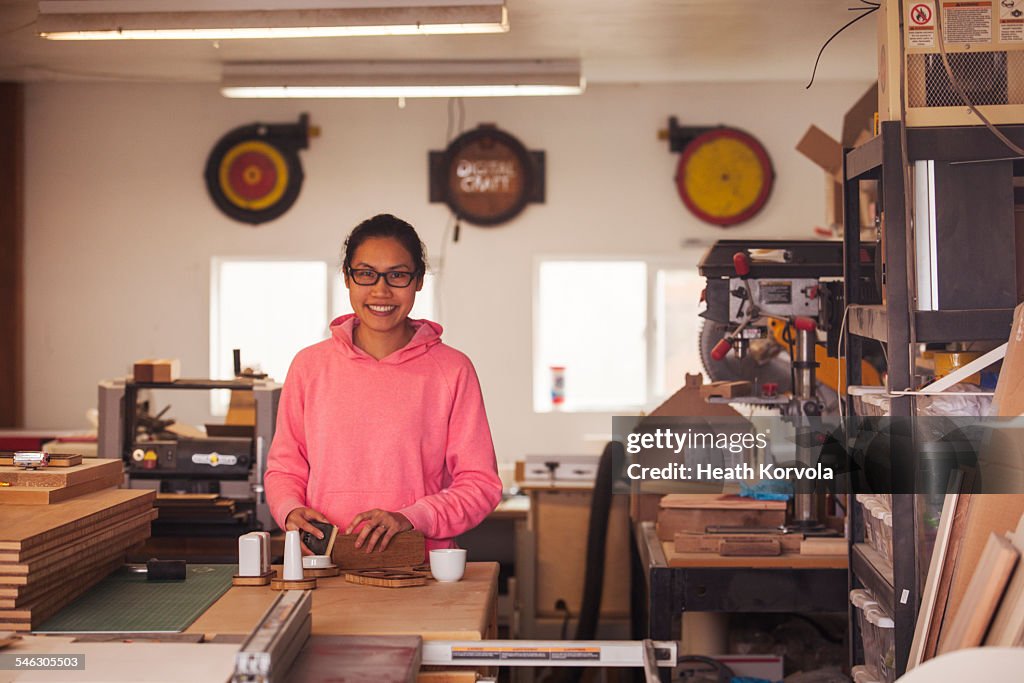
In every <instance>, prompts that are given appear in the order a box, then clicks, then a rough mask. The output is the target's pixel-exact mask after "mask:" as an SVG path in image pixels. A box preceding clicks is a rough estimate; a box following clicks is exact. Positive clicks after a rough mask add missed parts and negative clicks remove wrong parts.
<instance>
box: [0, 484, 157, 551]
mask: <svg viewBox="0 0 1024 683" xmlns="http://www.w3.org/2000/svg"><path fill="white" fill-rule="evenodd" d="M155 497H156V493H155V492H154V491H146V490H137V489H105V490H103V491H97V492H96V493H89V494H86V495H84V496H80V497H78V498H74V499H72V500H69V501H64V502H63V503H56V504H54V505H45V506H37V505H5V506H4V508H3V516H4V522H5V523H4V524H3V525H2V526H0V549H4V550H25V549H27V548H30V547H32V546H33V545H40V544H43V543H45V542H46V541H47V540H48V539H50V538H52V536H53V535H54V534H56V533H65V532H74V531H78V530H80V529H83V528H85V529H89V528H92V527H93V526H94V525H95V524H96V523H97V522H100V521H102V520H104V519H108V518H110V517H113V516H115V515H117V514H119V513H120V512H122V511H123V510H124V509H125V508H129V507H134V506H136V505H138V504H139V502H140V501H145V502H146V504H148V505H152V503H153V499H154V498H155Z"/></svg>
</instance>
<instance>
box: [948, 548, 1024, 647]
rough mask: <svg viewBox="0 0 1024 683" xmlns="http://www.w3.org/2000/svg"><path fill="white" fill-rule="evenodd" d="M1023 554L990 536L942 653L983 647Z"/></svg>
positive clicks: (950, 628) (954, 618)
mask: <svg viewBox="0 0 1024 683" xmlns="http://www.w3.org/2000/svg"><path fill="white" fill-rule="evenodd" d="M1019 559H1020V553H1018V552H1017V549H1016V548H1014V547H1013V545H1011V544H1010V542H1009V541H1007V540H1006V539H1005V538H1000V537H999V536H997V535H996V534H994V533H992V534H989V537H988V542H987V543H986V545H985V549H984V551H982V554H981V558H980V560H979V562H978V565H977V568H976V569H975V571H974V574H973V576H972V577H971V580H970V583H968V585H967V591H966V592H965V593H964V597H963V600H962V602H961V603H960V607H959V608H958V609H957V611H956V613H955V616H954V617H953V622H952V624H951V625H950V627H949V628H948V629H943V634H942V640H941V641H940V642H939V654H940V655H941V654H945V653H947V652H952V651H954V650H963V649H965V648H969V647H977V646H979V645H981V643H982V641H983V640H984V639H985V633H986V632H987V631H988V627H989V625H990V624H991V623H992V617H993V616H994V615H995V612H996V608H997V607H998V606H999V601H1000V600H1001V599H1002V597H1003V592H1004V591H1005V590H1006V584H1007V583H1008V582H1009V581H1010V575H1011V574H1012V573H1013V569H1014V567H1016V565H1017V561H1018V560H1019Z"/></svg>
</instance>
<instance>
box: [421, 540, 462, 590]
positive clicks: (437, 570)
mask: <svg viewBox="0 0 1024 683" xmlns="http://www.w3.org/2000/svg"><path fill="white" fill-rule="evenodd" d="M465 572H466V551H465V550H464V549H462V548H438V549H437V550H431V551H430V573H431V574H433V575H434V578H435V579H437V580H438V581H440V582H441V583H450V582H453V581H458V580H459V579H461V578H462V575H463V574H464V573H465Z"/></svg>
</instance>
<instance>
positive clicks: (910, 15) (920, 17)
mask: <svg viewBox="0 0 1024 683" xmlns="http://www.w3.org/2000/svg"><path fill="white" fill-rule="evenodd" d="M905 25H906V27H907V47H935V12H934V10H933V8H932V3H930V2H915V3H909V4H908V5H907V21H906V24H905Z"/></svg>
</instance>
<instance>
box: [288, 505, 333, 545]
mask: <svg viewBox="0 0 1024 683" xmlns="http://www.w3.org/2000/svg"><path fill="white" fill-rule="evenodd" d="M310 520H312V521H314V522H327V523H328V524H330V523H331V522H330V520H329V519H327V518H326V517H324V516H323V515H322V514H320V513H319V512H317V511H316V510H314V509H313V508H295V509H294V510H292V511H291V512H289V513H288V516H287V517H286V518H285V520H284V530H285V531H308V532H309V533H311V534H313V535H314V536H316V537H317V538H323V537H324V533H323V532H322V531H320V530H319V529H317V528H316V527H315V526H313V525H312V524H310V523H309V522H310ZM301 545H302V554H303V555H312V554H313V551H312V550H310V549H309V548H307V547H306V544H305V543H302V544H301Z"/></svg>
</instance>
